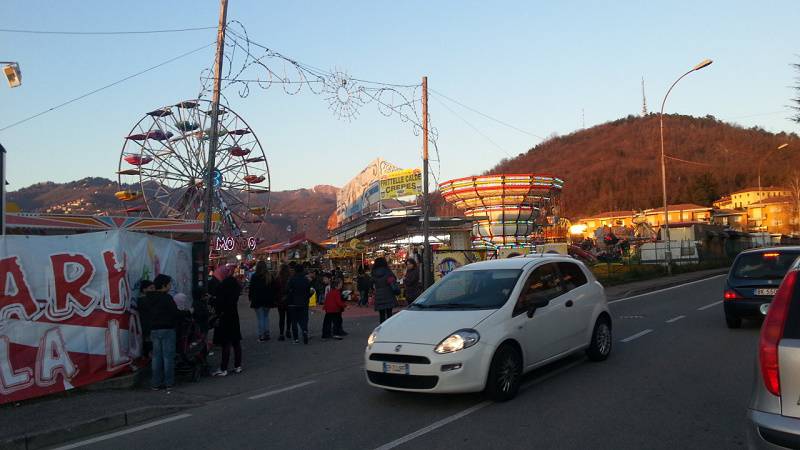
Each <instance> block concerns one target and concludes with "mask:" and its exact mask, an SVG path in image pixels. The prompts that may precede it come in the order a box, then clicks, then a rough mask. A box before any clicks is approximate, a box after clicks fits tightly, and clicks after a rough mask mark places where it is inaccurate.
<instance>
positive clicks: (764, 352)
mask: <svg viewBox="0 0 800 450" xmlns="http://www.w3.org/2000/svg"><path fill="white" fill-rule="evenodd" d="M796 283H797V271H796V270H793V271H790V272H789V273H787V274H786V277H785V278H784V279H783V282H782V283H781V286H780V287H779V288H778V292H777V293H776V294H775V297H774V298H773V299H772V303H771V304H770V306H769V311H768V312H767V317H766V318H765V319H764V324H763V325H762V326H761V337H760V338H759V341H758V359H759V362H760V365H761V378H763V379H764V385H765V386H766V388H767V390H768V391H770V392H771V393H772V394H773V395H777V396H780V395H781V379H780V370H779V367H778V344H779V343H780V341H781V337H783V327H784V325H785V323H786V317H787V316H788V313H789V303H791V301H792V296H793V295H794V287H795V284H796Z"/></svg>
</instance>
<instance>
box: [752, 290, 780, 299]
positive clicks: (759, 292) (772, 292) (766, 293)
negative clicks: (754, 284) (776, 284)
mask: <svg viewBox="0 0 800 450" xmlns="http://www.w3.org/2000/svg"><path fill="white" fill-rule="evenodd" d="M776 292H778V288H769V289H756V295H763V296H764V297H773V296H774V295H775V293H776Z"/></svg>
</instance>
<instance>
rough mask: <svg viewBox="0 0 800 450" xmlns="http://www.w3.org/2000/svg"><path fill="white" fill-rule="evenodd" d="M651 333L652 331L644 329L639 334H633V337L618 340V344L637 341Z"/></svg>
mask: <svg viewBox="0 0 800 450" xmlns="http://www.w3.org/2000/svg"><path fill="white" fill-rule="evenodd" d="M652 332H653V330H651V329H650V328H648V329H646V330H644V331H640V332H638V333H636V334H634V335H633V336H628V337H626V338H625V339H622V340H620V342H630V341H632V340H634V339H639V338H640V337H642V336H644V335H645V334H649V333H652Z"/></svg>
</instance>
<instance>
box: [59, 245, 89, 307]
mask: <svg viewBox="0 0 800 450" xmlns="http://www.w3.org/2000/svg"><path fill="white" fill-rule="evenodd" d="M50 261H51V262H52V264H53V277H54V281H55V302H54V303H52V304H51V308H53V313H54V315H56V316H65V315H71V314H72V313H73V312H74V309H75V308H73V306H75V307H77V309H79V310H81V311H87V310H89V308H90V307H91V306H92V303H93V302H94V298H92V296H91V295H89V294H87V293H86V292H84V291H83V288H84V287H86V286H87V285H88V284H89V283H90V282H91V281H92V277H94V266H92V262H91V261H90V260H89V258H87V257H85V256H83V255H80V254H59V255H52V256H50ZM76 269H78V270H79V272H78V273H77V274H75V273H74V272H75V270H76ZM67 270H70V271H71V272H72V273H70V274H67Z"/></svg>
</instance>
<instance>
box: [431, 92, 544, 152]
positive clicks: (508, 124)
mask: <svg viewBox="0 0 800 450" xmlns="http://www.w3.org/2000/svg"><path fill="white" fill-rule="evenodd" d="M429 90H430V91H431V92H433V93H434V94H436V95H438V96H440V97H444V98H446V99H447V100H450V101H451V102H453V103H455V104H457V105H459V106H461V107H462V108H466V109H468V110H470V111H472V112H474V113H475V114H479V115H481V116H483V117H485V118H487V119H489V120H492V121H494V122H497V123H499V124H500V125H504V126H506V127H508V128H511V129H512V130H516V131H519V132H520V133H524V134H527V135H528V136H533V137H535V138H537V139H540V140H544V138H543V137H541V136H539V135H538V134H535V133H531V132H530V131H526V130H523V129H522V128H519V127H515V126H514V125H511V124H510V123H508V122H504V121H502V120H500V119H497V118H494V117H492V116H490V115H488V114H486V113H483V112H481V111H478V110H477V109H475V108H472V107H469V106H467V105H465V104H463V103H461V102H459V101H458V100H456V99H454V98H451V97H448V96H446V95H444V94H442V93H441V92H439V91H436V90H434V89H429Z"/></svg>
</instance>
